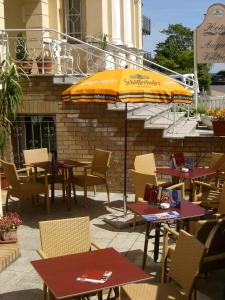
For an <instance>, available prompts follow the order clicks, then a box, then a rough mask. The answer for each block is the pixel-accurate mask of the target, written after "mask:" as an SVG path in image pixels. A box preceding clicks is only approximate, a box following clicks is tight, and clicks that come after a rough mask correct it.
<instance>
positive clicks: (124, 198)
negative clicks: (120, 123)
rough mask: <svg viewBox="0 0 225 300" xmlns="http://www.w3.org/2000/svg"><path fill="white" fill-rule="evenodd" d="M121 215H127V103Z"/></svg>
mask: <svg viewBox="0 0 225 300" xmlns="http://www.w3.org/2000/svg"><path fill="white" fill-rule="evenodd" d="M123 205H124V207H123V213H124V216H126V215H127V103H125V118H124V189H123Z"/></svg>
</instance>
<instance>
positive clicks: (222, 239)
mask: <svg viewBox="0 0 225 300" xmlns="http://www.w3.org/2000/svg"><path fill="white" fill-rule="evenodd" d="M207 248H208V249H207V253H206V255H207V256H212V255H217V254H222V253H223V254H225V219H220V220H218V222H217V224H216V226H215V230H214V231H212V232H211V236H209V241H208V245H207Z"/></svg>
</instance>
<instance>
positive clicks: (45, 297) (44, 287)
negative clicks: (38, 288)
mask: <svg viewBox="0 0 225 300" xmlns="http://www.w3.org/2000/svg"><path fill="white" fill-rule="evenodd" d="M47 293H48V291H47V285H46V284H45V283H43V299H44V300H47V298H48V294H47Z"/></svg>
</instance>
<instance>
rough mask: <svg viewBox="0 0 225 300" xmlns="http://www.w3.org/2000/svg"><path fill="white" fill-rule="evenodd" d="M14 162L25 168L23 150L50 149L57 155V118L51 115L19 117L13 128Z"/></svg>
mask: <svg viewBox="0 0 225 300" xmlns="http://www.w3.org/2000/svg"><path fill="white" fill-rule="evenodd" d="M11 138H12V146H13V155H14V162H15V164H16V166H17V167H18V168H21V167H23V150H24V149H35V148H48V151H49V152H52V153H53V152H54V153H56V129H55V117H54V116H51V115H19V116H18V117H17V120H16V121H15V122H14V123H13V126H12V135H11Z"/></svg>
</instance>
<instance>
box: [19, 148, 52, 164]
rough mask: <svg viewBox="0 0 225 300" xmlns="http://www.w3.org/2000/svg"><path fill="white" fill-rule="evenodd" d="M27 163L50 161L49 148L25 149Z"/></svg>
mask: <svg viewBox="0 0 225 300" xmlns="http://www.w3.org/2000/svg"><path fill="white" fill-rule="evenodd" d="M23 155H24V161H25V164H30V163H34V162H42V161H49V153H48V149H47V148H39V149H29V150H23Z"/></svg>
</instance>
